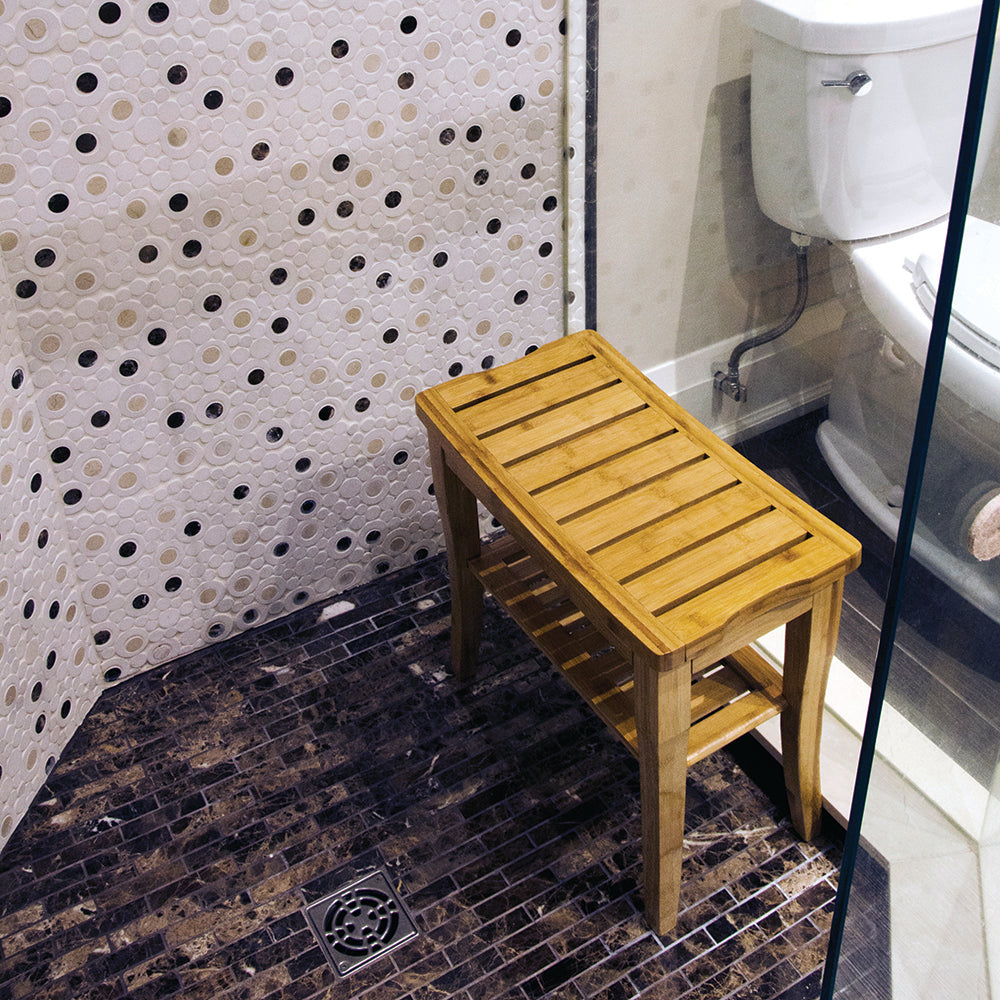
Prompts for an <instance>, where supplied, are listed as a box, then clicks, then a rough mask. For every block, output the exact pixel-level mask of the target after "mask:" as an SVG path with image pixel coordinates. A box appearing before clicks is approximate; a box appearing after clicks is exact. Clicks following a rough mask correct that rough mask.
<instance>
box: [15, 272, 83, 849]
mask: <svg viewBox="0 0 1000 1000" xmlns="http://www.w3.org/2000/svg"><path fill="white" fill-rule="evenodd" d="M3 277H4V272H3V262H2V260H0V352H2V353H0V359H2V360H0V379H2V382H0V440H2V441H3V450H2V452H0V491H2V497H3V502H2V503H0V601H2V607H3V609H4V613H3V616H2V618H0V846H2V845H3V843H4V842H5V841H6V840H7V839H8V838H9V837H10V835H11V833H12V832H13V830H14V828H15V826H16V825H17V821H18V819H20V817H21V816H22V815H23V813H24V812H25V811H26V810H27V808H28V806H29V805H30V804H31V800H32V799H33V798H34V795H35V793H36V792H37V791H38V789H39V787H40V786H41V785H42V783H43V782H44V780H45V776H46V774H47V773H48V772H49V771H50V770H51V768H52V765H53V764H54V763H55V761H56V759H57V758H58V756H59V754H60V752H61V751H62V749H63V747H64V746H65V745H66V743H67V741H68V740H69V737H70V736H71V735H72V734H73V732H74V731H75V730H76V728H77V726H79V725H80V723H81V722H82V721H83V719H84V717H85V716H86V714H87V712H88V711H89V710H90V708H91V707H92V706H93V704H94V701H95V700H96V698H97V695H98V692H99V691H100V688H101V684H100V672H99V668H98V664H97V657H96V655H95V653H94V646H93V644H92V642H91V641H90V635H89V628H88V626H87V623H86V616H85V614H84V611H83V605H82V602H81V600H80V592H79V588H78V587H77V585H76V576H75V573H74V568H73V567H74V561H75V559H74V553H73V552H72V551H71V547H70V535H69V533H68V532H67V529H66V521H65V518H64V516H63V511H62V506H63V505H62V501H61V498H60V492H59V488H58V484H57V482H56V477H55V475H54V474H53V471H52V468H51V465H50V464H49V461H48V458H47V457H46V445H45V437H44V434H43V432H42V425H41V421H40V420H39V413H38V408H37V407H36V405H35V403H34V401H33V398H32V397H33V392H32V384H31V376H30V374H29V373H28V365H27V363H26V359H25V356H24V352H23V350H22V348H21V343H20V338H19V337H18V335H17V325H16V321H15V315H14V305H13V296H12V294H11V291H10V288H9V286H8V284H7V282H6V281H4V280H3Z"/></svg>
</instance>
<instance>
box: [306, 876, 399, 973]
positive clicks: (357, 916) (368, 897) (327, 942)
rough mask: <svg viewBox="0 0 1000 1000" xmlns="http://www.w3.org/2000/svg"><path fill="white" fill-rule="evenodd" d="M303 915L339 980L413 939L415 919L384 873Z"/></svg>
mask: <svg viewBox="0 0 1000 1000" xmlns="http://www.w3.org/2000/svg"><path fill="white" fill-rule="evenodd" d="M305 914H306V920H307V921H308V922H309V926H310V927H311V928H312V932H313V934H314V935H315V936H316V940H317V941H319V944H320V947H321V948H322V949H323V952H324V954H325V955H326V957H327V959H328V960H329V962H330V964H331V965H332V966H333V968H334V971H335V972H336V973H337V974H338V975H339V976H347V975H350V974H351V973H352V972H357V970H358V969H361V968H363V967H364V966H366V965H368V964H369V963H370V962H374V961H375V960H376V959H379V958H381V957H382V956H383V955H386V954H388V953H389V952H390V951H392V950H393V949H394V948H398V947H399V946H400V945H401V944H405V943H406V942H407V941H412V940H413V939H414V938H415V937H416V936H417V928H416V925H415V924H414V923H413V919H412V918H411V917H410V914H409V912H408V911H407V909H406V906H405V904H404V903H403V901H402V900H401V899H400V898H399V897H398V896H397V895H396V893H395V892H394V891H393V888H392V886H391V885H390V884H389V880H388V879H387V878H386V877H385V874H384V873H383V872H373V873H372V874H370V875H365V876H364V877H363V878H360V879H357V880H356V881H354V882H351V883H350V884H348V885H345V886H342V887H341V888H340V889H337V890H336V891H335V892H331V893H330V895H329V896H324V897H323V898H322V899H318V900H317V901H316V902H315V903H310V904H309V906H307V907H306V910H305Z"/></svg>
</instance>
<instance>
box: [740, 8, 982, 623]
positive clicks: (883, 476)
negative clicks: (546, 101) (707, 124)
mask: <svg viewBox="0 0 1000 1000" xmlns="http://www.w3.org/2000/svg"><path fill="white" fill-rule="evenodd" d="M743 17H744V20H745V22H746V23H747V24H748V25H749V26H750V27H751V28H752V29H753V31H754V53H753V68H752V72H751V101H750V107H751V149H752V158H753V175H754V184H755V187H756V192H757V199H758V201H759V203H760V207H761V209H762V210H763V211H764V213H765V214H766V215H768V216H769V217H770V218H771V219H773V220H774V221H775V222H777V223H779V224H780V225H782V226H785V227H787V228H788V229H790V230H792V231H793V232H799V233H804V234H807V235H809V236H813V237H824V238H826V239H829V240H832V241H833V242H835V243H836V244H838V245H839V246H840V247H841V249H843V250H844V252H846V253H847V254H848V255H849V257H850V258H851V262H852V264H853V266H854V272H855V274H856V276H857V286H858V288H859V290H860V293H861V297H862V299H863V300H864V303H865V305H866V306H867V309H868V311H869V312H870V316H871V317H873V318H874V320H875V321H876V322H868V323H867V324H858V325H857V326H856V328H855V329H853V330H848V331H845V350H844V353H843V356H842V358H841V360H840V362H839V363H838V367H837V370H836V372H835V374H834V382H833V388H832V392H831V398H830V419H829V420H827V421H825V422H824V423H823V424H822V425H821V426H820V428H819V432H818V441H819V445H820V448H821V450H822V452H823V455H824V457H825V458H826V460H827V462H828V463H829V465H830V467H831V468H832V469H833V471H834V473H835V474H836V476H837V478H838V479H839V480H840V482H841V484H842V485H843V486H844V488H845V490H846V491H847V492H848V493H849V495H850V496H851V498H852V499H853V500H854V501H855V503H856V504H858V506H859V507H861V509H862V510H863V511H864V512H865V513H866V514H867V515H868V516H869V517H870V518H871V519H872V520H873V521H874V522H875V523H876V524H878V525H879V526H880V527H881V528H882V529H883V530H884V531H885V532H886V533H887V534H889V535H895V531H896V527H897V524H898V506H899V501H900V497H901V492H902V491H901V487H902V484H903V482H904V481H905V477H906V467H907V463H908V460H909V448H910V441H911V437H912V430H913V422H914V418H915V414H916V403H917V398H918V395H919V387H920V380H921V375H922V366H923V362H924V358H925V356H926V353H927V343H928V338H929V335H930V327H931V316H932V314H933V310H934V295H935V293H936V290H937V282H938V277H939V274H940V270H941V259H942V254H943V248H944V240H945V232H946V229H947V224H948V220H947V213H948V210H949V207H950V203H951V195H952V187H953V184H954V180H955V165H956V160H957V155H958V146H959V141H960V137H961V131H962V122H963V117H964V113H965V102H966V97H967V92H968V86H969V72H970V68H971V64H972V54H973V50H974V47H975V35H976V29H977V27H978V22H979V4H978V3H974V2H970V0H907V2H906V3H900V2H899V0H743ZM997 73H1000V68H998V70H997ZM998 111H1000V107H998V102H997V101H995V100H993V99H992V96H991V99H990V100H989V101H988V105H987V111H986V115H985V117H984V121H983V133H982V139H981V142H980V149H981V150H983V151H984V152H983V154H982V155H980V156H979V158H978V162H977V175H979V174H981V173H982V170H983V167H984V165H985V160H986V153H985V151H988V150H989V149H990V148H991V147H992V145H993V138H994V136H995V133H996V130H997V124H998V117H1000V115H998ZM996 200H997V202H998V204H1000V196H998V197H997V199H996ZM998 211H1000V209H998ZM998 217H1000V216H998ZM998 273H1000V227H998V226H996V225H994V224H992V223H991V222H986V221H983V220H982V219H977V218H973V217H971V216H970V217H968V218H967V220H966V229H965V239H964V242H963V247H962V257H961V265H960V270H959V277H958V286H957V288H956V294H955V299H954V306H953V310H952V324H951V327H950V337H949V344H948V348H947V351H946V356H945V366H944V371H943V373H942V381H941V391H940V395H939V402H938V409H937V414H936V417H935V427H934V441H933V443H932V450H931V454H930V455H929V460H928V465H927V473H926V476H925V480H924V490H923V495H922V500H921V506H920V512H919V517H920V523H919V525H918V529H917V537H916V538H915V540H914V546H913V551H914V554H915V555H916V556H917V557H918V558H919V559H921V560H922V561H923V562H924V563H925V564H926V565H927V566H929V567H930V568H931V569H932V570H933V571H934V572H936V573H937V574H938V575H939V576H941V577H943V578H945V579H946V580H947V581H948V582H949V583H950V584H951V585H952V586H953V587H955V589H957V590H959V592H961V593H963V594H964V595H965V596H966V597H968V598H969V599H970V600H972V601H973V603H975V604H977V605H979V606H980V607H981V608H983V610H985V611H986V612H987V613H989V614H990V615H991V616H992V617H994V618H996V619H997V620H998V621H1000V559H998V558H988V557H990V556H991V555H992V554H993V553H994V551H995V552H997V553H1000V291H998V289H1000V281H998V280H997V278H996V275H997V274H998ZM987 536H989V537H987ZM994 536H995V537H994ZM984 542H986V543H988V544H985V545H984V544H983V543H984Z"/></svg>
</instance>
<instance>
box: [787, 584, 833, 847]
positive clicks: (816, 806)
mask: <svg viewBox="0 0 1000 1000" xmlns="http://www.w3.org/2000/svg"><path fill="white" fill-rule="evenodd" d="M843 594H844V581H843V579H840V580H838V581H837V582H836V583H834V584H832V585H831V586H829V587H827V588H826V589H825V590H822V591H820V592H819V593H818V594H816V596H815V598H814V599H813V606H812V609H811V610H810V611H807V612H806V613H805V614H804V615H801V616H800V617H799V618H796V619H794V620H793V621H790V622H789V623H788V624H787V625H786V626H785V666H784V680H783V685H782V692H783V694H784V696H785V702H786V708H785V710H784V711H783V712H782V713H781V755H782V760H783V761H784V770H785V788H786V790H787V792H788V805H789V808H790V809H791V813H792V822H793V823H794V824H795V829H796V830H797V831H798V833H799V836H801V837H802V839H803V840H812V839H813V837H815V836H816V835H817V834H818V833H819V829H820V820H821V813H822V810H823V796H822V792H821V789H820V778H819V744H820V736H821V734H822V729H823V703H824V701H825V698H826V680H827V676H828V675H829V673H830V661H831V660H832V659H833V652H834V649H835V648H836V646H837V630H838V629H839V627H840V602H841V598H842V597H843Z"/></svg>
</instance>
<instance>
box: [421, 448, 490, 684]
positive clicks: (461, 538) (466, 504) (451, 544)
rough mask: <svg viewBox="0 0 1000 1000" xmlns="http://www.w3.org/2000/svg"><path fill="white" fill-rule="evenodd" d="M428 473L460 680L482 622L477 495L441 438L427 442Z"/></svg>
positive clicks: (472, 660)
mask: <svg viewBox="0 0 1000 1000" xmlns="http://www.w3.org/2000/svg"><path fill="white" fill-rule="evenodd" d="M430 452H431V473H432V474H433V476H434V495H435V497H436V498H437V503H438V510H439V511H440V514H441V523H442V525H443V527H444V541H445V545H446V546H447V552H448V579H449V583H450V587H451V668H452V671H453V672H454V673H455V676H456V677H458V679H459V680H462V681H467V680H471V679H472V678H473V677H474V676H475V673H476V662H477V660H478V655H479V641H480V633H481V630H482V623H483V587H482V584H480V582H479V580H477V579H476V577H475V575H474V574H473V573H472V571H471V570H470V569H469V563H470V561H471V560H473V559H476V558H477V557H478V556H479V554H480V542H479V511H478V509H477V507H476V498H475V497H474V496H473V494H472V493H471V492H470V491H469V489H468V488H467V487H466V485H465V484H464V483H463V482H462V481H461V480H460V479H459V478H458V476H456V475H455V473H454V472H453V471H452V470H451V469H450V468H449V466H448V463H447V462H446V461H445V456H444V451H443V449H442V447H441V443H440V441H437V440H435V438H434V437H433V436H432V437H431V441H430Z"/></svg>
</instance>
